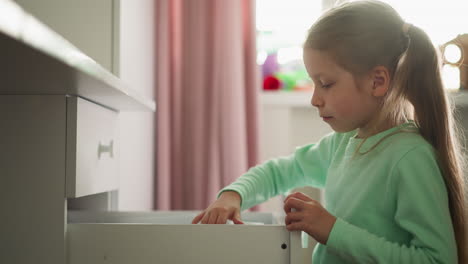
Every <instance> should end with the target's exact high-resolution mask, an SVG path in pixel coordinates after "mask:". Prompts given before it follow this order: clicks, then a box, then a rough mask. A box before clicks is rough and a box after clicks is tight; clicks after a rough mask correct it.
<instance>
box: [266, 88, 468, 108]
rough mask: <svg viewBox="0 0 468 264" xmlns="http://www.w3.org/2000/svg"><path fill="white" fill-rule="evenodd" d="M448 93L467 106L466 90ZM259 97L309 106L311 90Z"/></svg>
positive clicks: (277, 103)
mask: <svg viewBox="0 0 468 264" xmlns="http://www.w3.org/2000/svg"><path fill="white" fill-rule="evenodd" d="M448 94H449V98H450V99H451V100H452V102H455V105H456V106H468V91H454V92H452V91H449V92H448ZM260 98H261V103H262V105H264V106H282V107H311V103H310V100H311V98H312V91H297V92H289V91H262V92H261V96H260Z"/></svg>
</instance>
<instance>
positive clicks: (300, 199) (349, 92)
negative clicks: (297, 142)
mask: <svg viewBox="0 0 468 264" xmlns="http://www.w3.org/2000/svg"><path fill="white" fill-rule="evenodd" d="M304 64H305V66H306V69H307V72H308V73H309V75H310V77H311V78H312V80H313V81H314V83H315V90H314V94H313V96H312V105H313V106H315V107H317V109H318V111H319V113H320V116H321V117H322V118H323V120H324V121H325V122H326V123H328V124H329V125H330V126H331V127H332V129H333V130H334V131H335V132H334V133H332V134H330V135H328V136H325V137H324V138H322V139H321V140H320V141H319V142H318V143H317V144H311V145H307V146H304V147H300V148H298V149H297V150H296V151H295V152H294V153H293V154H292V155H291V156H288V157H283V158H279V159H274V160H270V161H268V162H266V163H264V164H262V165H260V166H256V167H254V168H251V169H250V170H249V171H248V172H247V173H246V174H244V175H242V176H241V177H240V178H239V179H238V180H236V181H235V182H234V183H232V184H231V185H229V186H227V187H226V188H224V189H222V190H221V192H220V195H219V196H218V199H217V200H216V201H215V202H214V203H213V204H211V205H210V206H209V207H208V208H207V209H205V210H204V211H203V212H202V213H200V214H199V215H198V216H196V217H195V218H194V219H193V223H198V222H201V223H204V224H222V223H225V222H226V220H227V219H231V220H233V221H234V223H237V224H241V223H242V221H241V220H240V211H241V210H243V209H247V208H250V207H252V206H254V205H256V204H259V203H261V202H263V201H265V200H267V199H269V198H270V197H272V196H275V195H278V194H282V193H285V192H287V191H288V190H291V189H292V188H295V187H299V186H305V185H310V186H314V187H319V188H325V195H326V196H325V201H326V205H325V208H324V207H322V206H321V205H320V203H318V202H317V201H315V200H313V199H311V198H310V197H308V196H306V195H304V194H302V193H293V194H291V195H289V196H287V198H286V199H285V202H284V210H285V212H286V219H285V223H286V226H287V228H288V230H301V231H305V232H307V233H308V234H309V235H311V236H312V237H314V238H315V239H316V240H317V241H318V242H319V244H318V245H317V247H316V248H315V250H314V253H313V263H314V264H318V263H412V264H414V263H457V262H458V263H466V262H465V254H464V251H465V250H464V249H465V246H466V245H465V217H464V190H463V189H464V182H463V176H462V166H461V165H462V164H461V161H462V159H461V158H460V157H461V156H460V155H461V154H460V149H459V145H458V142H457V139H456V134H455V132H454V128H453V126H454V122H453V118H452V113H451V109H450V106H449V102H448V100H447V96H446V94H445V91H444V88H443V85H442V82H441V76H440V71H439V67H440V62H439V60H438V56H437V52H436V49H435V48H434V46H433V45H432V43H431V41H430V40H429V38H428V36H427V35H426V34H425V33H424V32H423V31H422V30H421V29H420V28H418V27H416V26H413V25H410V24H407V23H405V22H404V21H403V20H402V19H401V17H400V16H399V15H398V14H397V12H396V11H395V10H394V9H393V8H391V7H390V6H389V5H387V4H384V3H381V2H377V1H361V2H352V3H347V4H344V5H341V6H339V7H337V8H334V9H331V10H330V11H328V12H327V13H325V14H324V15H323V16H322V17H321V18H320V19H319V20H318V21H317V22H316V23H315V24H314V25H313V26H312V27H311V29H310V31H309V33H308V37H307V40H306V42H305V45H304Z"/></svg>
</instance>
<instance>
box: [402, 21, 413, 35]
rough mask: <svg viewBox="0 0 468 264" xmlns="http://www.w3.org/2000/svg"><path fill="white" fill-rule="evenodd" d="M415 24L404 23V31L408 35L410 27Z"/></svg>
mask: <svg viewBox="0 0 468 264" xmlns="http://www.w3.org/2000/svg"><path fill="white" fill-rule="evenodd" d="M411 26H413V25H412V24H410V23H406V22H405V23H403V33H405V34H406V35H408V31H409V29H410V27H411Z"/></svg>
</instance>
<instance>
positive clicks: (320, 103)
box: [310, 91, 323, 107]
mask: <svg viewBox="0 0 468 264" xmlns="http://www.w3.org/2000/svg"><path fill="white" fill-rule="evenodd" d="M310 102H311V104H312V105H313V106H315V107H321V106H323V100H322V99H321V98H320V97H319V95H318V94H317V92H316V91H314V93H313V94H312V99H311V100H310Z"/></svg>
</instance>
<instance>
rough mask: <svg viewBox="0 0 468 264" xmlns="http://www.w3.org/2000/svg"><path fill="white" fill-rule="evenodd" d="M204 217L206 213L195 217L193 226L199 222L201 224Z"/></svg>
mask: <svg viewBox="0 0 468 264" xmlns="http://www.w3.org/2000/svg"><path fill="white" fill-rule="evenodd" d="M204 215H205V211H203V212H201V213H199V214H198V215H197V216H195V218H193V220H192V224H198V222H200V220H201V219H202V218H203V216H204Z"/></svg>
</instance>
